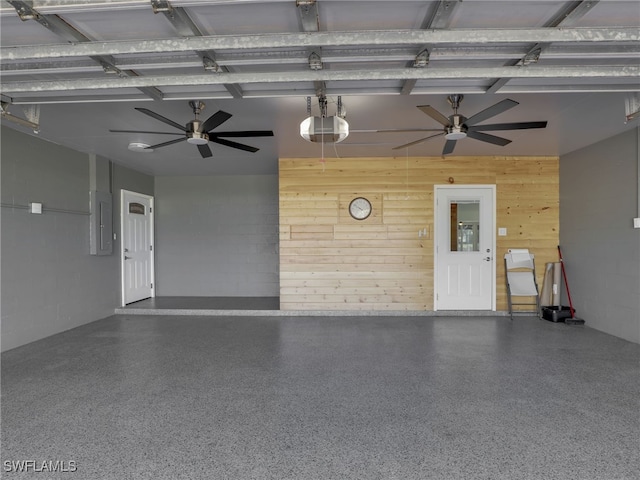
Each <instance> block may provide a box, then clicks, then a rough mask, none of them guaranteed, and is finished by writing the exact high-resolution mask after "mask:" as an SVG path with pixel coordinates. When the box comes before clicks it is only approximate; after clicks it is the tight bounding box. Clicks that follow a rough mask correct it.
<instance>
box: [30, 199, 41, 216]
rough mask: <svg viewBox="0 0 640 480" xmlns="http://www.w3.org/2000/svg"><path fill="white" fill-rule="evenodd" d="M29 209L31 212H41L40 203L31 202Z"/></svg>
mask: <svg viewBox="0 0 640 480" xmlns="http://www.w3.org/2000/svg"><path fill="white" fill-rule="evenodd" d="M29 211H30V212H31V213H39V214H40V213H42V204H41V203H35V202H31V209H30V210H29Z"/></svg>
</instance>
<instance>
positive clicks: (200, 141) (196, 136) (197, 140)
mask: <svg viewBox="0 0 640 480" xmlns="http://www.w3.org/2000/svg"><path fill="white" fill-rule="evenodd" d="M187 143H190V144H191V145H206V144H207V143H209V137H208V136H207V135H206V134H203V133H198V132H193V136H192V137H189V138H187Z"/></svg>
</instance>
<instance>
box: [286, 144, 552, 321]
mask: <svg viewBox="0 0 640 480" xmlns="http://www.w3.org/2000/svg"><path fill="white" fill-rule="evenodd" d="M279 171H280V173H279V181H280V184H279V194H280V195H279V196H280V204H279V212H280V213H279V214H280V308H281V309H282V310H420V311H425V310H433V288H434V285H433V265H434V258H433V221H434V212H433V202H434V198H433V194H434V185H443V184H447V185H448V184H451V183H455V184H458V185H467V184H495V185H496V194H497V223H496V228H498V227H506V228H507V232H508V235H507V236H506V237H496V241H497V285H496V287H497V309H498V310H506V309H507V301H506V290H505V282H504V262H503V260H502V258H503V255H504V253H505V252H506V250H507V249H508V248H529V249H530V250H531V251H532V252H533V253H535V255H536V265H537V267H538V282H539V285H540V287H541V288H542V277H543V273H544V264H545V263H546V262H551V261H557V258H558V255H557V245H558V239H559V231H558V230H559V228H558V223H559V218H558V217H559V205H558V198H559V191H558V185H559V179H558V171H559V159H558V157H498V156H496V157H447V158H445V159H442V158H441V157H411V158H406V157H393V158H340V159H324V160H322V161H321V160H320V159H308V158H284V159H280V164H279ZM357 196H364V197H367V198H368V199H369V200H370V201H371V203H372V205H373V212H372V214H371V216H370V217H369V218H368V219H366V220H363V221H357V220H354V219H352V218H351V217H350V216H349V213H348V205H349V202H350V201H351V200H352V199H353V198H355V197H357ZM419 232H420V235H419Z"/></svg>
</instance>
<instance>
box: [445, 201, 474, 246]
mask: <svg viewBox="0 0 640 480" xmlns="http://www.w3.org/2000/svg"><path fill="white" fill-rule="evenodd" d="M449 213H450V232H451V235H450V247H451V251H452V252H479V251H480V243H479V239H480V202H479V201H477V200H470V201H461V200H456V201H452V202H450V204H449Z"/></svg>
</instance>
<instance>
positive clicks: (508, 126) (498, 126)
mask: <svg viewBox="0 0 640 480" xmlns="http://www.w3.org/2000/svg"><path fill="white" fill-rule="evenodd" d="M546 127H547V122H519V123H492V124H491V125H476V126H475V127H469V131H472V132H491V131H494V130H524V129H527V128H546Z"/></svg>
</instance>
